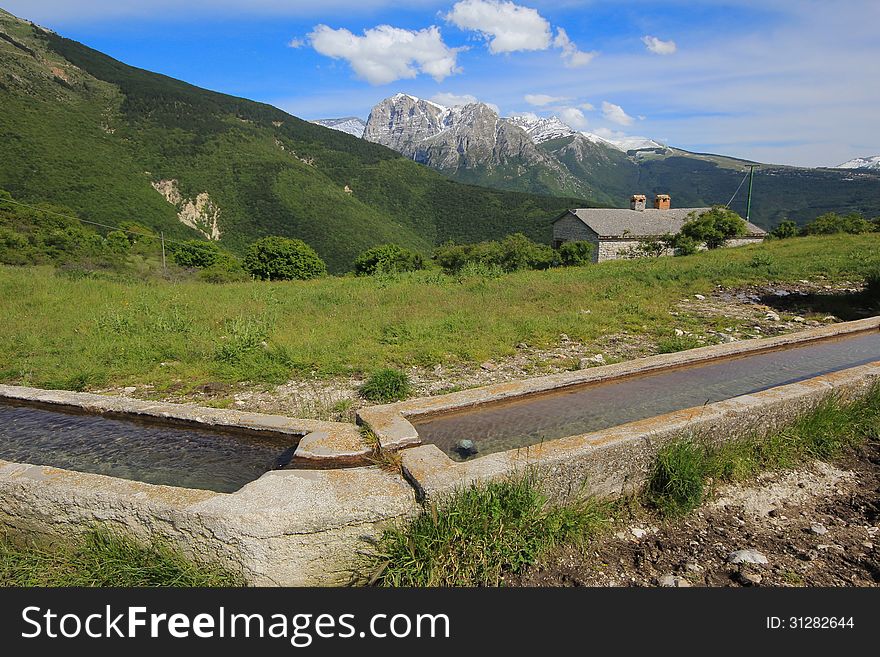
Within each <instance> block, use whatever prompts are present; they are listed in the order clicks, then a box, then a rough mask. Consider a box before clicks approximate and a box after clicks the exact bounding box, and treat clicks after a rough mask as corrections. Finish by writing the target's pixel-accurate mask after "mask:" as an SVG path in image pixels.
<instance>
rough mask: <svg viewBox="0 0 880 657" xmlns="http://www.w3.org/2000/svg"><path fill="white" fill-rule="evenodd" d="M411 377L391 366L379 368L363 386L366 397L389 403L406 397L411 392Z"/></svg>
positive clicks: (362, 392)
mask: <svg viewBox="0 0 880 657" xmlns="http://www.w3.org/2000/svg"><path fill="white" fill-rule="evenodd" d="M410 390H411V386H410V383H409V377H407V375H406V373H405V372H401V371H400V370H395V369H391V368H384V369H381V370H377V371H375V372H373V373H372V374H371V375H370V378H368V379H367V380H366V381H365V382H364V384H363V385H362V386H361V389H360V394H361V397H363V398H364V399H369V400H370V401H374V402H378V403H380V404H387V403H390V402H395V401H400V400H401V399H406V398H407V397H408V396H409V394H410Z"/></svg>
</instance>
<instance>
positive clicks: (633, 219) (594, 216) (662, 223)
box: [560, 208, 765, 238]
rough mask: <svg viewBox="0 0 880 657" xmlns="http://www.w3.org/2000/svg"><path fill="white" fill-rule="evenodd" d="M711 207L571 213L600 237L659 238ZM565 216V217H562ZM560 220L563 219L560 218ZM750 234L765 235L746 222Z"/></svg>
mask: <svg viewBox="0 0 880 657" xmlns="http://www.w3.org/2000/svg"><path fill="white" fill-rule="evenodd" d="M709 209H710V208H672V209H670V210H655V209H654V208H646V209H644V210H621V209H616V208H577V209H573V210H569V212H571V213H572V214H573V215H575V216H576V217H577V218H578V219H580V220H581V221H583V222H584V223H585V224H586V225H587V226H589V227H590V228H591V229H592V230H593V231H594V232H595V233H596V234H597V235H599V237H633V238H638V237H660V236H661V235H665V234H666V233H677V232H678V231H679V230H681V227H682V226H683V225H684V223H685V222H686V221H687V218H688V215H689V214H690V213H691V212H696V213H697V214H702V213H703V212H706V211H707V210H709ZM563 216H565V215H563ZM560 218H561V217H560ZM747 226H748V234H749V235H755V236H759V235H760V236H763V235H764V234H765V232H764V231H763V230H762V229H761V228H759V227H758V226H756V225H755V224H753V223H747Z"/></svg>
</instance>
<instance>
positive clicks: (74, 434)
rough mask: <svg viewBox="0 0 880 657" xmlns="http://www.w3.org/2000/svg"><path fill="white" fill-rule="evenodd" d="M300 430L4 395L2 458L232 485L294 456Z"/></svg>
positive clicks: (218, 487)
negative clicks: (161, 417)
mask: <svg viewBox="0 0 880 657" xmlns="http://www.w3.org/2000/svg"><path fill="white" fill-rule="evenodd" d="M298 442H299V437H298V436H295V435H285V434H267V435H257V434H255V433H246V432H243V431H242V432H238V431H230V430H223V429H219V428H213V427H212V428H201V427H196V426H191V425H183V424H170V423H164V422H158V421H141V420H133V419H127V418H126V419H120V418H118V417H105V416H100V415H89V414H84V413H79V412H76V411H75V410H74V409H64V408H59V409H55V408H48V407H44V406H32V405H27V404H21V403H16V402H8V401H0V459H4V460H6V461H14V462H19V463H32V464H34V465H51V466H55V467H58V468H65V469H68V470H76V471H79V472H91V473H95V474H102V475H109V476H111V477H121V478H122V479H134V480H136V481H144V482H147V483H151V484H165V485H167V486H183V487H185V488H202V489H207V490H212V491H217V492H220V493H230V492H233V491H235V490H238V489H239V488H241V487H242V486H243V485H244V484H246V483H248V482H249V481H253V480H254V479H256V478H257V477H259V476H260V475H262V474H263V473H264V472H267V471H268V470H272V469H275V468H278V467H283V466H285V465H287V464H288V462H289V461H290V459H291V457H292V456H293V450H294V449H295V447H296V444H297V443H298Z"/></svg>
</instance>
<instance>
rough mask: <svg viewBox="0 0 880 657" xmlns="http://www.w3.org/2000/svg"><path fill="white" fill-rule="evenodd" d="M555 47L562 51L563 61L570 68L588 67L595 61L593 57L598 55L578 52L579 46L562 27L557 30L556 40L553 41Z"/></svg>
mask: <svg viewBox="0 0 880 657" xmlns="http://www.w3.org/2000/svg"><path fill="white" fill-rule="evenodd" d="M553 45H554V46H556V47H557V48H561V49H562V61H564V62H565V65H566V66H567V67H568V68H580V67H581V66H586V65H587V64H589V63H590V62H591V61H593V57H595V56H596V54H597V53H596V52H584V51H582V50H578V47H577V44H576V43H574V42H573V41H572V40H571V39H569V38H568V32H566V31H565V30H564V29H562V28H561V27H558V28H556V38H555V39H554V40H553Z"/></svg>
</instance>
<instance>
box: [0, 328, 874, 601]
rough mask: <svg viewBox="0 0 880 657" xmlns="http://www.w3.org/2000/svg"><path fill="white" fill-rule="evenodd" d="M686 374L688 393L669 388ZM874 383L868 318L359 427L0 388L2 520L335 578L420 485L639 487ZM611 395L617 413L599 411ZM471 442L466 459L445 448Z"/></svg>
mask: <svg viewBox="0 0 880 657" xmlns="http://www.w3.org/2000/svg"><path fill="white" fill-rule="evenodd" d="M798 350H801V351H798ZM797 354H800V356H797ZM810 354H812V356H810ZM804 356H809V357H807V358H804ZM764 359H766V360H764ZM749 363H752V365H749ZM758 364H762V365H761V366H760V367H758ZM767 365H770V366H769V367H768V366H767ZM758 369H761V370H762V373H761V374H760V376H758V379H757V380H755V377H754V376H752V375H753V374H754V372H755V371H757V370H758ZM698 372H702V373H701V374H699V375H697V373H698ZM712 372H714V374H712V376H709V374H710V373H712ZM664 377H665V378H664ZM689 379H691V380H694V379H698V380H699V385H698V386H691V387H693V388H696V392H695V393H694V394H693V395H691V396H688V395H681V394H678V392H676V386H678V388H679V389H681V388H682V386H685V384H687V382H688V380H689ZM878 379H880V318H871V319H868V320H860V321H857V322H847V323H842V324H836V325H832V326H827V327H822V328H818V329H809V330H806V331H803V332H801V333H797V334H792V335H787V336H781V337H777V338H770V339H762V340H750V341H743V342H739V343H731V344H726V345H717V346H713V347H706V348H701V349H695V350H691V351H688V352H680V353H677V354H666V355H662V356H655V357H650V358H643V359H639V360H635V361H630V362H627V363H620V364H616V365H609V366H603V367H598V368H593V369H589V370H582V371H577V372H567V373H564V374H558V375H552V376H547V377H538V378H534V379H528V380H524V381H518V382H513V383H505V384H499V385H493V386H487V387H483V388H477V389H474V390H468V391H464V392H459V393H453V394H449V395H442V396H437V397H431V398H422V399H413V400H407V401H405V402H401V403H398V404H390V405H383V406H374V407H371V408H367V409H363V410H361V411H360V412H359V414H358V420H359V423H360V424H362V425H365V426H366V428H369V429H370V430H371V432H370V433H368V434H365V433H364V432H362V430H361V429H362V428H364V427H361V428H359V427H357V426H355V425H353V424H345V423H333V422H318V421H312V420H303V419H297V418H289V417H285V416H280V415H265V414H259V413H245V412H240V411H234V410H227V409H211V408H202V407H196V406H188V405H178V404H163V403H157V402H150V401H143V400H137V399H127V398H123V397H109V396H103V395H95V394H89V393H75V392H65V391H57V390H56V391H53V390H39V389H34V388H23V387H16V386H0V459H6V460H0V529H5V530H7V531H10V532H11V533H22V534H26V535H27V536H29V537H34V536H39V537H45V538H47V539H54V538H57V537H68V536H76V535H78V534H80V533H82V532H83V531H86V530H87V529H88V528H89V527H90V526H91V525H93V524H95V523H102V524H105V525H109V526H111V528H117V529H119V530H122V531H125V532H127V533H129V534H132V535H134V536H136V537H139V538H142V539H144V540H149V539H155V538H160V539H164V540H167V541H170V542H172V543H174V544H176V545H177V546H178V547H180V548H181V549H182V550H183V551H184V552H185V553H186V554H188V555H189V556H191V557H193V558H196V559H202V560H209V561H213V562H219V563H221V564H223V565H226V566H227V567H229V568H232V569H234V570H237V571H239V572H241V573H242V574H243V575H244V577H245V578H246V580H247V581H248V582H249V583H251V584H255V585H279V584H280V585H329V584H342V583H345V582H346V581H347V580H348V578H349V576H350V573H351V571H352V569H354V568H357V565H358V561H359V559H360V557H359V556H358V555H359V554H361V553H362V552H363V551H364V550H368V548H369V541H370V540H372V539H375V538H376V537H378V536H379V535H380V534H381V532H382V531H383V530H384V528H386V527H387V526H389V524H392V523H399V522H402V521H405V520H406V519H408V518H411V517H413V516H414V515H415V514H417V513H418V512H419V511H420V510H421V509H422V506H421V502H423V501H424V500H425V499H437V498H440V497H442V496H443V495H446V494H449V493H450V492H452V491H454V490H455V489H456V488H459V487H462V486H465V485H467V484H469V483H470V482H475V481H484V480H487V479H493V478H501V477H505V476H508V475H510V474H512V473H516V472H521V471H523V470H525V469H532V468H537V469H539V471H540V472H541V481H542V483H543V484H544V485H545V486H546V487H547V489H548V492H550V493H552V494H554V495H557V496H559V497H565V496H569V495H573V494H584V493H590V494H595V495H616V494H619V493H621V492H626V491H630V490H634V489H636V488H638V487H639V486H640V485H641V484H642V482H643V481H644V477H645V473H646V471H647V469H648V466H649V463H650V461H651V459H652V458H653V455H654V454H656V451H657V449H658V448H659V447H660V446H661V445H663V444H664V443H665V442H666V441H668V440H670V439H672V438H674V437H676V436H678V435H681V434H682V433H705V434H706V435H708V436H711V437H712V438H713V439H716V440H725V439H729V438H732V437H735V436H738V435H743V434H744V433H747V432H757V433H761V432H766V431H769V430H772V429H773V428H774V427H775V426H778V425H779V424H781V423H784V422H787V421H789V420H790V419H791V418H792V417H794V416H795V415H797V414H799V413H801V412H803V411H804V410H805V409H807V408H809V407H811V406H812V405H814V404H816V403H817V402H818V401H819V400H821V399H822V398H824V397H826V396H827V395H829V394H832V393H834V394H839V395H843V396H858V395H860V394H863V393H865V392H866V391H867V390H868V389H870V387H871V385H873V383H874V382H876V381H877V380H878ZM639 386H642V387H641V388H640V387H639ZM685 387H686V386H685ZM625 390H628V391H629V392H627V393H626V394H623V393H622V392H621V391H625ZM655 393H657V394H655ZM659 393H663V394H659ZM668 393H672V394H668ZM694 395H695V396H694ZM621 401H623V402H624V403H623V404H621ZM532 404H538V406H531V405H532ZM546 404H550V406H549V407H548V406H546ZM542 405H544V406H542ZM554 405H555V406H554ZM612 405H616V406H618V407H621V410H620V411H619V412H618V411H615V412H614V413H610V414H609V413H607V412H605V410H607V409H608V408H610V407H611V406H612ZM530 406H531V408H530ZM578 409H580V410H578ZM584 409H587V410H588V411H590V412H588V413H586V414H584V413H583V410H584ZM594 410H595V411H597V412H593V411H594ZM574 411H577V412H574ZM598 411H602V412H598ZM548 418H550V419H552V422H551V423H550V424H549V425H548V424H546V420H547V419H548ZM542 422H543V423H544V424H543V425H542ZM369 436H375V438H376V439H377V440H378V446H377V445H375V444H372V443H371V442H370V438H369ZM466 439H472V440H473V441H474V443H475V446H476V449H477V451H476V453H475V454H468V453H461V452H456V451H455V449H454V446H455V445H456V444H458V443H459V442H460V441H461V440H466ZM377 447H379V448H381V450H383V451H386V452H388V451H397V450H400V451H401V462H402V473H401V472H396V471H389V470H388V469H387V468H384V469H383V468H382V467H379V466H377V465H370V464H369V463H370V460H369V459H370V458H371V456H370V455H371V453H373V452H374V450H375V449H376V448H377ZM291 454H292V456H291ZM286 459H291V463H290V464H288V463H286ZM291 464H293V465H295V466H297V467H294V468H291V467H290V465H291ZM59 466H63V467H59Z"/></svg>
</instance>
